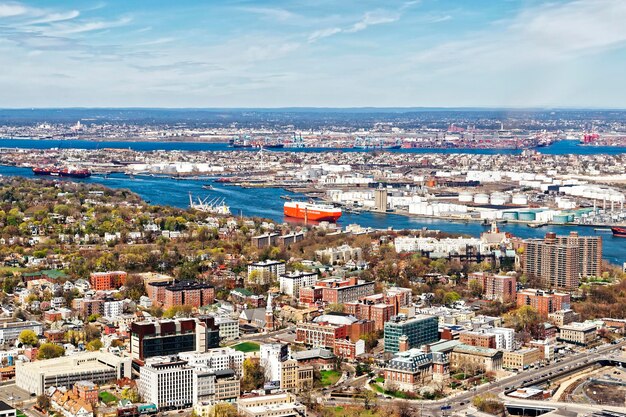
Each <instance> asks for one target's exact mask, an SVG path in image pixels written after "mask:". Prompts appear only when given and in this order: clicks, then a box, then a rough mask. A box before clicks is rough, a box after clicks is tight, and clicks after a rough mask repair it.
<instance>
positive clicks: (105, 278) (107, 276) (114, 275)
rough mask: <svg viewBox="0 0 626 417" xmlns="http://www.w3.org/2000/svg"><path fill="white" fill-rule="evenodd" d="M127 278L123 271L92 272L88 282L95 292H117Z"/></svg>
mask: <svg viewBox="0 0 626 417" xmlns="http://www.w3.org/2000/svg"><path fill="white" fill-rule="evenodd" d="M127 276H128V274H127V273H126V272H124V271H109V272H92V273H91V275H90V276H89V282H90V284H91V289H92V290H95V291H109V290H117V289H119V287H121V286H123V285H124V283H125V282H126V277H127Z"/></svg>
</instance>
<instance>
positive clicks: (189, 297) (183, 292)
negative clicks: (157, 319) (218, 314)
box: [153, 281, 215, 309]
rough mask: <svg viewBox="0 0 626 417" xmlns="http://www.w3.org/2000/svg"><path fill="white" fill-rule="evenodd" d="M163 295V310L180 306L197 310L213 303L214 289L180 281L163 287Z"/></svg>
mask: <svg viewBox="0 0 626 417" xmlns="http://www.w3.org/2000/svg"><path fill="white" fill-rule="evenodd" d="M163 295H164V299H163V303H162V306H163V308H164V309H168V308H171V307H174V306H182V305H188V306H192V307H196V308H199V307H202V306H205V305H210V304H213V303H214V302H215V287H213V286H212V285H209V284H206V283H204V282H197V281H180V282H175V283H173V284H170V285H167V286H165V288H164V294H163ZM156 301H157V300H153V302H156Z"/></svg>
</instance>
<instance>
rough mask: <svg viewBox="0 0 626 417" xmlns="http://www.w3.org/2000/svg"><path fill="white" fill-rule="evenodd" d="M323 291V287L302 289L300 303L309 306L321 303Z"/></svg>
mask: <svg viewBox="0 0 626 417" xmlns="http://www.w3.org/2000/svg"><path fill="white" fill-rule="evenodd" d="M323 290H324V289H323V288H322V287H304V288H300V303H301V304H304V305H307V306H312V305H315V304H317V303H318V302H319V303H321V302H322V295H323Z"/></svg>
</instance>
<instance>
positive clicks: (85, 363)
mask: <svg viewBox="0 0 626 417" xmlns="http://www.w3.org/2000/svg"><path fill="white" fill-rule="evenodd" d="M125 359H128V360H130V357H121V356H117V355H114V354H112V353H107V352H85V353H76V354H73V355H70V356H61V357H60V358H54V359H45V360H40V361H35V362H25V363H23V362H18V364H19V365H18V366H21V367H23V368H24V370H25V371H27V372H37V373H40V374H45V375H59V374H80V373H84V372H92V371H93V370H108V369H111V366H109V365H106V364H105V363H103V362H102V360H105V361H107V362H109V363H113V364H115V365H118V364H120V363H121V362H122V361H123V360H125Z"/></svg>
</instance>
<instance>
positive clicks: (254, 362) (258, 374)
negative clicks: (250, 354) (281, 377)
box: [241, 358, 265, 392]
mask: <svg viewBox="0 0 626 417" xmlns="http://www.w3.org/2000/svg"><path fill="white" fill-rule="evenodd" d="M264 382H265V370H264V369H263V367H262V366H261V363H260V361H259V360H258V359H256V358H248V359H246V360H244V361H243V378H242V379H241V390H242V391H244V392H249V391H252V390H255V389H259V388H262V387H263V383H264Z"/></svg>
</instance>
